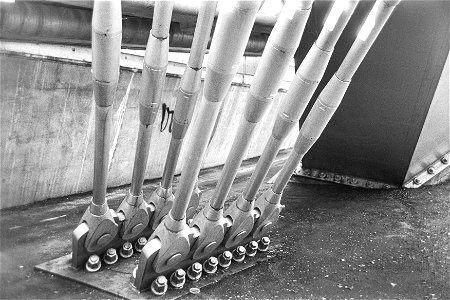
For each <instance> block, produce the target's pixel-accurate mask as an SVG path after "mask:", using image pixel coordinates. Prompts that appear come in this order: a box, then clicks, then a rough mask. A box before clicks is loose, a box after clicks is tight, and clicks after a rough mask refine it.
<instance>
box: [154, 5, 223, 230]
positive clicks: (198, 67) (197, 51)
mask: <svg viewBox="0 0 450 300" xmlns="http://www.w3.org/2000/svg"><path fill="white" fill-rule="evenodd" d="M216 6H217V1H204V2H202V4H201V7H200V11H199V15H198V19H197V25H196V27H195V33H194V41H193V42H192V48H191V53H190V55H189V61H188V64H187V66H186V69H185V71H184V74H183V77H182V78H181V83H180V86H179V88H178V90H177V91H176V98H177V100H176V106H175V112H174V116H173V131H172V137H171V140H170V145H169V151H168V153H167V157H166V162H165V165H164V172H163V176H162V180H161V183H160V185H159V187H158V188H157V189H156V190H155V191H153V193H152V194H151V196H150V199H149V202H150V203H153V204H154V205H155V207H156V208H157V209H156V212H157V214H156V215H155V216H154V217H153V221H152V228H153V229H155V228H156V227H157V226H158V225H159V223H160V222H161V219H162V218H163V217H164V216H166V215H167V213H168V212H169V210H170V208H171V207H172V203H173V197H174V196H173V193H172V182H173V177H174V174H175V168H176V166H177V163H178V159H179V155H180V151H181V146H182V145H183V140H184V137H185V135H186V131H187V129H188V127H189V124H190V122H191V119H192V115H193V113H194V108H195V104H196V102H197V98H198V95H199V93H200V88H201V73H202V65H203V59H204V56H205V52H206V47H207V45H208V41H209V39H210V34H211V29H212V25H213V21H214V14H215V11H216ZM197 190H198V189H197ZM199 197H200V194H199V193H198V192H197V193H196V191H195V190H194V192H193V194H192V196H191V202H193V203H192V204H191V206H192V207H195V208H196V207H197V205H198V202H199ZM195 208H194V209H193V211H192V210H191V211H188V214H189V215H190V217H192V215H193V213H194V212H195Z"/></svg>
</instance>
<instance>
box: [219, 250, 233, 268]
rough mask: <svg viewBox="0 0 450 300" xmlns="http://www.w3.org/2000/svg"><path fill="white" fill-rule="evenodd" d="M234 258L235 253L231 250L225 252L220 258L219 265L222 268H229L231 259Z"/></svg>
mask: <svg viewBox="0 0 450 300" xmlns="http://www.w3.org/2000/svg"><path fill="white" fill-rule="evenodd" d="M232 258H233V255H232V254H231V252H230V251H225V252H223V253H222V254H221V255H220V256H219V259H218V262H219V265H220V266H221V267H222V268H228V267H229V266H230V264H231V259H232Z"/></svg>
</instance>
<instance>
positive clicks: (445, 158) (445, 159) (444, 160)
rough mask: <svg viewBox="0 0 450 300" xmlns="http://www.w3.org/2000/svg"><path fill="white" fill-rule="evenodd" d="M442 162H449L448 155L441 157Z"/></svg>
mask: <svg viewBox="0 0 450 300" xmlns="http://www.w3.org/2000/svg"><path fill="white" fill-rule="evenodd" d="M441 163H443V164H444V165H446V164H448V158H447V157H443V158H441Z"/></svg>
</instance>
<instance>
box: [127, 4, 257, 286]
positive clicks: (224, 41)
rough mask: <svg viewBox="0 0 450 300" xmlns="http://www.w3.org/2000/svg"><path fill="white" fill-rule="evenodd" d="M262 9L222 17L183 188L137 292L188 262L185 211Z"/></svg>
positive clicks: (230, 11) (250, 7) (143, 263)
mask: <svg viewBox="0 0 450 300" xmlns="http://www.w3.org/2000/svg"><path fill="white" fill-rule="evenodd" d="M259 6H260V1H236V2H232V3H230V5H227V6H226V8H224V9H223V10H222V11H221V13H220V15H219V17H218V20H217V24H216V28H215V33H214V36H213V39H212V43H211V48H210V57H209V60H208V65H207V71H206V79H205V84H204V92H203V97H202V101H201V103H200V107H199V108H198V115H197V118H196V119H195V122H194V123H193V135H192V141H191V142H190V144H189V147H188V149H187V155H186V161H185V162H184V165H183V168H182V172H181V179H180V183H179V185H178V187H177V191H176V194H175V199H174V201H173V205H172V208H171V210H170V211H169V214H168V215H167V217H166V218H165V219H164V221H163V222H161V223H160V224H159V226H158V227H157V228H156V229H155V231H154V233H153V234H152V236H151V237H150V240H149V242H148V243H147V245H146V246H145V247H144V248H143V249H142V254H141V257H140V260H139V264H138V267H137V269H136V271H135V274H134V277H133V279H132V281H133V285H134V286H135V287H136V288H137V289H138V290H143V289H146V288H148V287H149V286H150V285H151V283H152V282H153V280H155V279H156V278H157V276H158V275H159V274H163V273H164V272H171V271H175V270H176V269H177V268H178V267H179V264H180V263H181V262H182V261H186V260H187V259H188V257H189V253H190V251H191V246H192V245H193V244H194V243H195V239H196V238H197V237H198V236H197V234H196V233H195V232H194V231H192V230H191V229H190V228H189V227H188V226H187V224H186V209H187V207H188V204H189V200H190V198H191V194H192V190H193V188H194V185H195V181H196V180H197V176H198V173H199V171H200V167H201V161H202V158H203V156H204V154H205V150H206V147H207V145H208V141H209V138H210V135H211V132H212V130H213V126H214V122H215V120H216V118H217V113H218V111H219V108H220V104H221V102H222V101H223V99H224V97H225V95H226V93H227V92H228V89H229V87H230V84H231V82H232V80H233V77H234V75H235V74H236V72H237V68H238V66H239V61H240V59H241V57H242V55H243V54H244V50H245V45H246V42H247V40H248V38H249V36H250V32H251V29H252V26H253V23H254V22H255V18H256V13H257V11H258V8H259ZM217 246H218V245H217ZM214 248H215V247H214Z"/></svg>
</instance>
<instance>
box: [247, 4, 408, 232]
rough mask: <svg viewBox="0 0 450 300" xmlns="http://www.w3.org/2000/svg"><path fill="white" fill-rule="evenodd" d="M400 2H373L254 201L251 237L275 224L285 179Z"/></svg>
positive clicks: (323, 122) (332, 111)
mask: <svg viewBox="0 0 450 300" xmlns="http://www.w3.org/2000/svg"><path fill="white" fill-rule="evenodd" d="M399 2H400V0H392V1H391V0H377V1H376V2H375V4H374V6H373V8H372V10H371V11H370V13H369V15H368V17H367V18H366V20H365V22H364V25H363V26H362V27H361V29H360V32H359V34H358V37H357V38H356V40H355V42H354V43H353V45H352V47H351V48H350V50H349V51H348V53H347V55H346V57H345V59H344V61H343V62H342V64H341V66H340V67H339V69H338V70H337V72H336V73H335V74H334V76H333V77H332V78H331V80H330V81H329V82H328V84H327V85H326V86H325V88H324V89H323V90H322V92H321V93H320V95H319V97H318V98H317V101H316V102H315V103H314V106H313V107H312V109H311V111H310V112H309V114H308V116H307V117H306V120H305V122H304V123H303V126H302V127H301V129H300V132H299V134H298V137H297V140H296V143H295V145H294V149H293V150H292V151H291V153H290V155H289V158H288V160H287V161H286V163H285V164H284V166H283V168H282V169H281V171H280V172H279V173H278V176H277V178H276V179H275V182H274V183H273V185H272V186H271V188H269V189H268V190H267V191H266V192H265V193H263V194H262V195H261V196H260V197H259V198H258V200H257V201H256V207H258V208H259V210H260V213H261V217H260V218H259V219H258V221H257V222H256V225H255V227H256V230H255V232H254V234H253V235H254V237H255V236H260V235H264V234H265V233H266V232H267V229H268V228H270V227H271V225H273V223H274V222H276V221H277V219H278V216H279V214H276V213H275V210H274V209H273V207H276V206H279V205H280V199H281V195H282V193H283V190H284V188H285V187H286V185H287V183H288V181H289V178H290V177H291V175H292V173H293V172H294V171H295V170H296V168H297V166H298V165H299V164H300V163H301V160H302V158H303V156H304V155H305V154H306V153H307V152H308V150H309V149H310V148H311V147H312V146H313V145H314V143H315V142H316V141H317V139H318V138H319V137H320V135H321V134H322V132H323V130H324V129H325V127H326V126H327V124H328V122H329V121H330V119H331V118H332V116H333V114H334V112H335V111H336V109H337V108H338V107H339V104H340V103H341V101H342V99H343V98H344V95H345V92H346V91H347V88H348V86H349V85H350V82H351V80H352V77H353V75H354V74H355V72H356V70H357V69H358V67H359V65H360V64H361V62H362V61H363V59H364V57H365V56H366V54H367V52H368V51H369V50H370V47H371V46H372V44H373V43H374V41H375V39H376V38H377V36H378V34H379V33H380V31H381V29H382V28H383V26H384V24H385V23H386V21H387V20H388V19H389V16H390V15H391V13H392V11H393V10H394V8H395V6H396V5H397V4H398V3H399Z"/></svg>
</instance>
